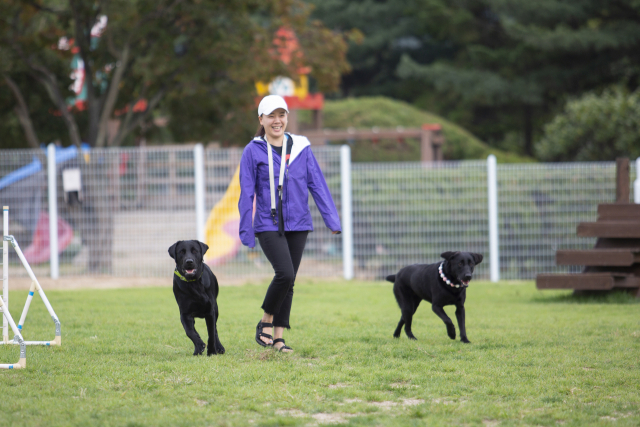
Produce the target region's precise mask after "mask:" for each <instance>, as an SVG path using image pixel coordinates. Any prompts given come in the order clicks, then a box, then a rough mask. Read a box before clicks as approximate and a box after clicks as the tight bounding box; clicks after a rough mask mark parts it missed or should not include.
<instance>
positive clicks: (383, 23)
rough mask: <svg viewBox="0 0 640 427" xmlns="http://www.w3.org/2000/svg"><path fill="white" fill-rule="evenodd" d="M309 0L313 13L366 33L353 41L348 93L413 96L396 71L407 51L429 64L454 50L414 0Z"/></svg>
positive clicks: (344, 90) (328, 22)
mask: <svg viewBox="0 0 640 427" xmlns="http://www.w3.org/2000/svg"><path fill="white" fill-rule="evenodd" d="M306 1H307V2H308V3H310V4H312V5H313V6H314V9H313V12H312V15H311V16H312V17H313V18H316V19H319V20H321V21H322V22H323V23H324V24H325V25H326V26H327V27H329V28H333V29H335V30H339V31H345V30H353V31H354V32H356V33H358V34H360V35H361V37H357V38H353V39H352V40H351V41H350V43H349V51H348V52H347V59H348V60H349V63H350V64H351V68H352V71H351V72H350V73H348V74H345V75H344V76H343V78H342V85H341V93H342V95H344V96H380V95H383V96H390V97H394V98H400V99H407V98H411V96H412V92H413V91H414V90H415V88H414V87H413V85H412V84H411V82H406V81H404V80H402V79H400V78H398V76H397V75H396V68H397V66H398V62H399V61H400V58H401V57H402V55H403V54H407V55H410V56H411V57H412V58H413V59H415V60H416V61H418V62H420V63H424V62H427V61H430V60H433V58H435V57H438V56H441V55H444V54H446V53H448V52H449V51H450V47H448V46H446V45H445V44H443V43H441V42H439V41H436V40H434V39H433V38H432V37H431V36H430V35H429V34H428V32H427V31H426V28H425V21H424V20H423V19H421V17H420V16H419V15H417V14H416V13H415V12H416V10H415V8H416V2H415V1H414V0H393V1H379V0H306Z"/></svg>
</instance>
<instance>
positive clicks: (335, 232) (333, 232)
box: [331, 231, 342, 234]
mask: <svg viewBox="0 0 640 427" xmlns="http://www.w3.org/2000/svg"><path fill="white" fill-rule="evenodd" d="M340 233H342V231H332V232H331V234H340Z"/></svg>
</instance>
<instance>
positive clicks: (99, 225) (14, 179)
mask: <svg viewBox="0 0 640 427" xmlns="http://www.w3.org/2000/svg"><path fill="white" fill-rule="evenodd" d="M312 149H313V152H314V154H315V156H316V158H317V159H318V162H319V163H320V165H321V168H322V171H323V173H324V175H325V178H326V180H327V182H328V184H329V188H330V190H331V193H332V195H333V199H334V201H335V203H336V206H337V207H338V211H339V212H342V210H341V194H340V191H341V180H342V176H341V169H340V161H341V159H340V149H339V147H332V146H328V147H316V146H314V147H312ZM241 155H242V150H241V149H238V148H229V149H206V150H204V159H203V163H204V210H205V212H206V215H209V213H210V212H211V211H212V209H213V208H214V207H216V206H218V205H220V204H222V203H227V204H228V205H229V206H227V207H228V210H227V211H218V212H227V213H228V215H229V218H226V217H225V218H221V221H218V222H220V223H221V226H220V228H219V229H215V230H211V229H207V230H206V233H207V239H208V240H207V242H208V243H209V245H210V246H211V247H212V248H213V247H215V252H216V253H222V254H223V255H224V256H221V257H219V258H217V261H216V262H215V264H214V265H213V269H214V272H215V273H216V275H217V276H218V277H220V279H221V280H229V281H230V280H233V281H235V282H243V281H255V280H263V279H264V280H268V278H269V277H271V275H272V269H271V266H270V264H269V263H268V261H267V260H266V258H265V257H264V255H263V254H262V251H261V250H260V249H259V248H258V249H253V250H249V249H248V248H246V247H244V246H242V245H241V244H240V242H239V239H238V238H237V198H236V199H235V200H236V202H235V205H234V204H233V203H229V200H232V199H233V194H229V191H230V187H229V184H230V182H231V181H232V178H233V176H234V174H235V172H236V169H237V166H238V164H239V161H240V157H241ZM56 164H57V168H56V171H57V174H56V176H57V206H58V209H57V216H58V245H59V248H60V250H61V252H60V257H59V271H60V275H61V276H69V275H104V274H106V275H114V276H121V277H126V276H140V277H145V276H166V275H170V274H171V271H172V269H173V261H172V260H171V258H170V257H169V255H168V252H167V249H168V248H169V246H170V245H171V244H173V243H174V242H176V241H177V240H187V239H195V238H197V237H198V227H197V224H196V222H197V219H196V218H197V213H196V203H195V199H196V189H195V188H196V186H195V175H196V174H195V173H194V168H195V161H194V149H193V146H171V147H146V148H145V147H141V148H118V149H91V150H89V149H87V150H83V151H78V150H76V149H75V148H74V147H71V148H66V149H58V150H57V152H56ZM72 169H76V170H79V172H80V176H81V181H82V182H81V187H80V191H70V188H71V189H72V190H73V186H72V185H71V186H69V185H67V184H68V182H66V181H65V180H64V179H63V175H65V174H66V172H65V171H69V170H72ZM635 174H636V171H635V167H634V166H632V168H631V175H632V176H631V179H632V180H633V179H635ZM487 176H488V175H487V163H486V162H484V161H459V162H439V163H420V162H403V163H354V164H352V166H351V180H352V198H351V200H352V205H351V207H352V212H353V230H352V232H353V266H354V275H355V277H357V278H363V279H381V278H383V277H385V276H386V275H388V274H392V273H394V272H395V271H396V270H397V269H398V268H400V267H402V266H405V265H408V264H412V263H428V262H435V261H437V260H438V259H439V256H440V253H442V252H444V251H449V250H466V251H473V252H479V253H482V254H483V255H484V256H485V262H483V263H482V264H480V265H479V266H478V269H477V277H478V278H483V279H486V278H488V277H489V261H490V259H489V258H490V257H489V232H488V229H489V227H488V199H487ZM497 187H498V211H499V252H500V275H501V278H502V279H532V278H534V277H535V275H536V274H538V273H540V272H568V271H577V269H578V267H577V266H576V267H567V266H561V267H558V266H556V265H555V251H556V249H568V248H575V249H580V248H588V247H591V246H592V245H593V243H594V239H585V238H578V237H576V225H577V224H578V223H579V222H582V221H594V220H595V219H596V209H597V205H598V203H603V202H612V201H613V200H614V199H615V163H614V162H605V163H564V164H518V165H498V168H497ZM65 190H67V191H65ZM47 197H48V195H47V158H46V151H45V150H2V151H0V202H1V203H2V205H4V206H9V208H10V225H9V233H10V234H13V235H14V236H15V237H16V239H17V240H18V242H19V244H20V246H21V247H22V250H23V251H24V252H25V255H26V256H27V259H28V260H29V262H30V264H31V266H32V268H33V269H34V271H35V272H36V274H37V275H40V276H44V275H48V274H49V255H50V253H49V216H48V213H49V204H48V198H47ZM309 204H310V206H311V211H312V216H313V221H314V227H315V231H314V232H313V233H310V235H309V239H308V243H307V247H306V249H305V256H304V258H303V263H302V265H301V267H300V271H299V275H300V276H313V277H341V276H342V274H343V250H342V244H343V240H342V239H341V238H340V236H334V235H331V232H330V231H329V230H328V229H327V228H326V227H325V226H324V222H323V221H322V218H321V216H320V214H319V212H318V210H317V208H316V207H315V203H314V202H313V201H312V198H311V197H310V201H309ZM234 212H235V214H236V217H234V215H233V213H234ZM225 215H226V214H225ZM217 219H220V218H217ZM207 224H209V222H207ZM212 252H213V250H212ZM10 262H11V263H13V264H15V265H16V266H17V265H18V260H17V258H16V256H15V254H14V253H11V255H10ZM11 274H12V275H14V274H15V275H18V274H20V275H22V274H24V273H23V272H22V270H21V269H20V268H15V269H13V270H12V273H11Z"/></svg>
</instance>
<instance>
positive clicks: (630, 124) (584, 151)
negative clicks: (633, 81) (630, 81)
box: [536, 88, 640, 162]
mask: <svg viewBox="0 0 640 427" xmlns="http://www.w3.org/2000/svg"><path fill="white" fill-rule="evenodd" d="M639 135H640V90H636V91H635V92H633V93H627V92H625V91H624V90H621V89H619V88H613V89H606V90H604V91H603V93H602V94H600V95H598V94H597V93H593V92H590V93H587V94H585V95H583V96H581V97H580V98H577V99H573V100H571V101H569V102H567V104H566V105H565V107H564V110H563V111H562V112H561V113H560V114H558V115H557V116H556V117H555V118H554V119H553V120H552V121H551V122H550V123H549V124H547V125H546V126H545V127H544V135H543V137H542V139H541V140H540V141H539V142H538V143H537V144H536V154H537V156H538V158H539V159H542V160H546V161H554V162H567V161H569V162H571V161H582V162H593V161H604V160H614V159H615V158H616V157H631V158H636V157H639V156H640V144H638V136H639Z"/></svg>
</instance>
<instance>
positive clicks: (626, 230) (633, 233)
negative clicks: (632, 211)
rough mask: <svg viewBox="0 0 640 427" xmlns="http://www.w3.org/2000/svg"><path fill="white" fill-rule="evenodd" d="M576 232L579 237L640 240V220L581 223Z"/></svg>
mask: <svg viewBox="0 0 640 427" xmlns="http://www.w3.org/2000/svg"><path fill="white" fill-rule="evenodd" d="M576 232H577V233H578V236H579V237H611V238H619V239H625V238H626V239H632V238H640V220H638V221H628V220H627V221H597V222H581V223H580V224H578V227H577V230H576Z"/></svg>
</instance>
